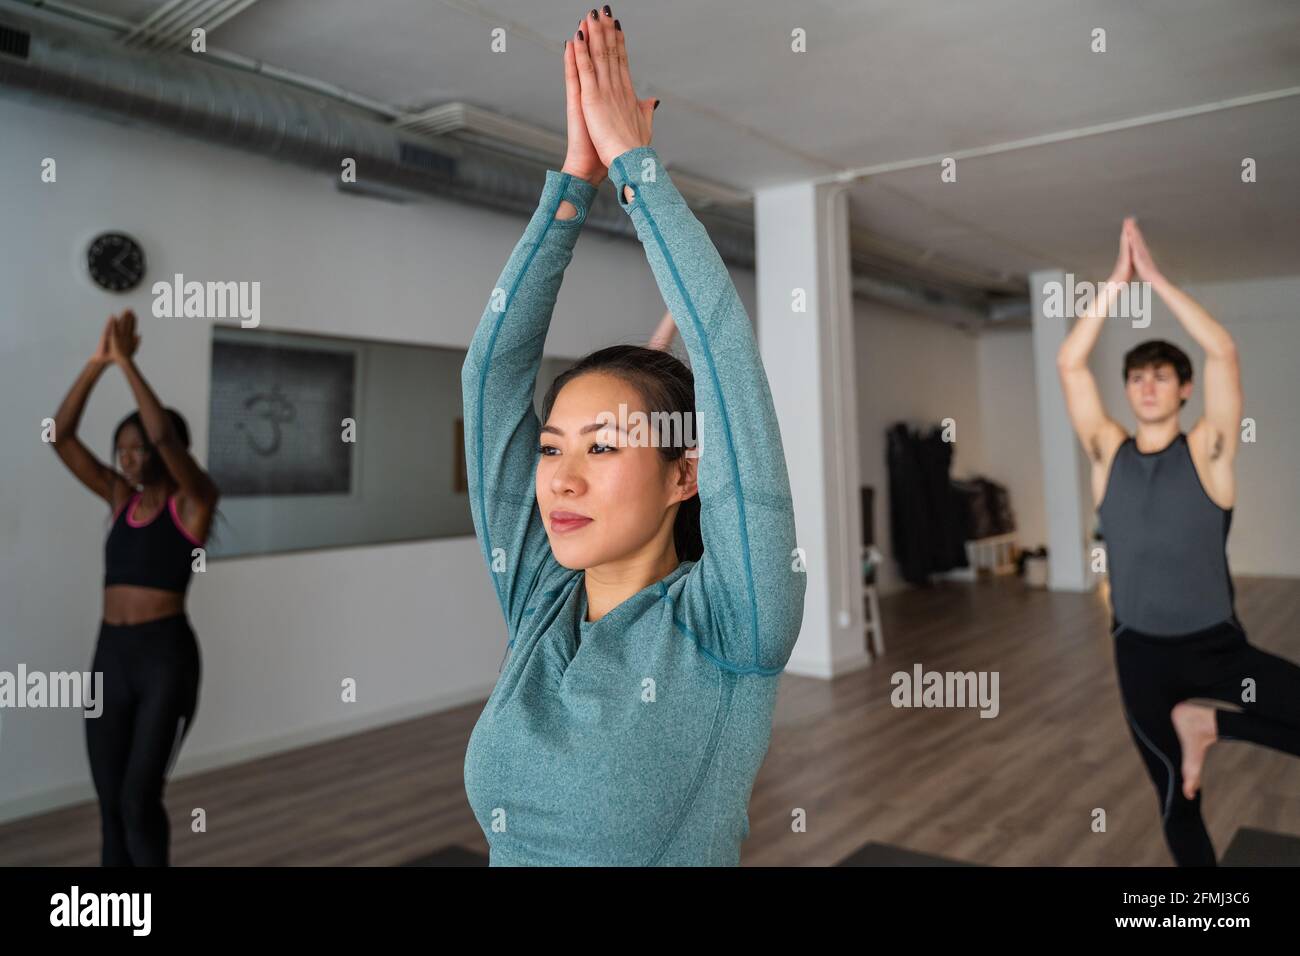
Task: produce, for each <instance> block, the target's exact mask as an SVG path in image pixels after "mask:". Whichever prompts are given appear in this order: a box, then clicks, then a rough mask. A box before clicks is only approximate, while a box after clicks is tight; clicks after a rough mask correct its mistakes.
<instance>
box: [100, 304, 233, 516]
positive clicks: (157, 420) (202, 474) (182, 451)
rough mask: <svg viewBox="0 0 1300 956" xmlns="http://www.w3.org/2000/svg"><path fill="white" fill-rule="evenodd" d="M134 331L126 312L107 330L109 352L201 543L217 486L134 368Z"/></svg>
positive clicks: (130, 314)
mask: <svg viewBox="0 0 1300 956" xmlns="http://www.w3.org/2000/svg"><path fill="white" fill-rule="evenodd" d="M135 329H136V320H135V313H134V312H132V311H130V310H129V309H128V310H127V311H126V312H124V313H123V314H122V316H121V317H120V318H119V319H118V320H117V321H116V322H115V323H114V324H113V327H112V328H111V329H110V330H109V335H108V344H109V352H110V354H111V355H112V357H113V361H114V362H116V363H117V365H118V367H119V368H121V369H122V374H123V375H125V376H126V381H127V384H128V385H129V386H130V387H131V393H132V394H133V395H134V396H135V402H136V407H137V408H139V410H140V421H141V422H142V423H143V424H144V430H145V433H146V435H147V436H148V438H149V442H150V444H152V445H153V446H154V447H155V448H157V449H158V457H159V458H161V459H162V464H163V467H164V468H166V469H167V473H168V474H169V475H171V477H172V480H173V481H175V482H176V485H177V487H178V488H179V489H180V495H179V497H178V499H177V504H178V506H179V512H180V516H181V520H182V521H183V522H184V524H185V526H186V527H187V528H189V529H190V530H191V531H192V532H193V533H194V535H195V537H197V538H198V539H199V540H200V541H202V540H205V539H206V538H207V531H208V528H209V526H210V525H211V523H212V513H213V511H214V510H215V508H216V506H217V499H218V498H219V497H220V496H219V494H218V491H217V486H216V484H215V483H214V482H213V481H212V478H211V477H209V475H208V473H207V472H206V471H204V470H203V468H202V466H200V465H199V463H198V462H197V461H195V460H194V456H193V455H191V454H190V451H189V449H188V448H186V447H185V445H184V444H183V443H182V442H181V441H180V438H179V436H177V434H176V429H175V427H174V426H173V424H172V419H171V416H170V415H168V414H167V411H166V409H164V408H163V406H162V403H161V402H159V401H158V396H157V395H155V394H154V391H153V389H152V388H150V387H149V383H148V382H146V381H145V379H144V375H142V374H141V372H140V369H139V368H138V367H137V366H136V364H135V360H134V356H135V351H136V349H137V348H138V347H139V345H140V337H139V335H137V334H136V331H135Z"/></svg>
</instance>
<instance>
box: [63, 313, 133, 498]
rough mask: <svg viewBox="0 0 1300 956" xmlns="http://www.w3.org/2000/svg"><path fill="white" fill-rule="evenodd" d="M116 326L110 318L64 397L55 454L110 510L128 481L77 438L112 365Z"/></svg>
mask: <svg viewBox="0 0 1300 956" xmlns="http://www.w3.org/2000/svg"><path fill="white" fill-rule="evenodd" d="M112 326H113V318H112V317H110V318H109V319H108V321H107V322H106V323H105V324H104V330H103V332H101V333H100V336H99V345H98V347H97V348H96V349H95V354H94V355H92V356H91V357H90V361H88V362H87V363H86V366H85V368H83V369H82V370H81V374H80V375H78V376H77V380H76V381H75V382H73V383H72V388H71V389H69V390H68V394H67V395H66V396H64V399H63V402H62V404H60V405H59V410H58V411H57V412H55V414H54V442H53V445H54V451H55V453H56V454H58V456H59V459H60V460H61V461H62V462H63V463H64V464H65V465H67V466H68V470H69V471H71V472H72V473H73V475H75V476H76V477H77V480H78V481H80V482H81V483H82V484H83V485H85V486H86V487H87V488H89V489H90V490H91V491H93V492H94V493H95V494H96V495H98V496H99V497H101V498H103V499H104V500H105V501H106V502H108V504H109V507H111V508H116V507H117V505H118V504H119V503H120V502H121V501H123V500H125V498H126V496H127V493H128V491H129V489H128V488H127V484H126V480H125V479H124V478H123V477H122V476H121V475H119V474H118V473H117V471H116V470H115V469H113V468H112V467H110V466H108V465H106V464H104V463H103V462H102V461H100V460H99V459H98V458H96V457H95V456H94V454H92V453H91V451H90V449H89V448H87V447H86V446H85V445H84V444H82V442H81V439H80V438H78V437H77V426H78V425H80V423H81V414H82V412H84V411H85V409H86V400H87V399H88V398H89V397H90V392H91V390H92V389H93V388H94V387H95V383H96V382H98V381H99V377H100V376H101V375H103V374H104V369H106V368H108V366H109V365H110V364H111V363H112V357H111V356H110V355H109V347H108V336H109V332H110V330H111V329H112Z"/></svg>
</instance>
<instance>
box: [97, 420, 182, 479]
mask: <svg viewBox="0 0 1300 956" xmlns="http://www.w3.org/2000/svg"><path fill="white" fill-rule="evenodd" d="M164 411H165V412H166V413H167V417H168V418H170V419H171V422H172V430H173V431H174V432H175V433H176V440H177V441H178V442H180V443H181V446H182V447H184V448H189V447H190V427H189V426H188V425H187V424H185V418H184V416H182V415H181V413H180V412H178V411H176V409H174V408H167V409H164ZM128 425H134V426H135V427H136V428H138V429H139V430H140V440H141V441H142V442H144V447H145V450H146V451H147V452H149V464H148V469H149V471H148V474H146V475H143V476H142V477H143V478H145V479H146V481H152V480H156V478H157V477H158V475H159V469H162V468H163V467H164V466H163V465H162V463H161V462H160V461H159V459H158V449H157V448H156V447H155V446H154V443H153V442H152V441H150V440H149V432H148V430H147V429H146V428H145V427H144V420H143V419H142V418H141V417H140V412H139V411H138V410H137V411H134V412H132V413H131V414H130V415H127V416H126V418H124V419H122V420H121V421H120V422H118V423H117V427H116V428H114V429H113V455H112V461H113V462H114V463H116V461H117V439H118V436H119V435H121V434H122V429H124V428H126V427H127V426H128Z"/></svg>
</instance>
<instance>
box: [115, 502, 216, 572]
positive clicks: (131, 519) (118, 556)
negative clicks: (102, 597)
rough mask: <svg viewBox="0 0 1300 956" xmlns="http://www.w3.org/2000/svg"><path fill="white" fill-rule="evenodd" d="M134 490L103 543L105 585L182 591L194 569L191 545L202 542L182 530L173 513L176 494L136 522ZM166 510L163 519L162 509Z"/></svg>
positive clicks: (177, 515) (199, 545)
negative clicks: (166, 516)
mask: <svg viewBox="0 0 1300 956" xmlns="http://www.w3.org/2000/svg"><path fill="white" fill-rule="evenodd" d="M139 504H140V493H139V492H136V493H135V494H134V495H132V496H131V499H130V500H129V501H128V502H127V503H126V505H125V506H124V507H123V508H121V509H120V510H119V511H118V512H117V514H116V515H115V516H114V519H113V527H112V530H110V531H109V532H108V540H107V541H105V543H104V587H108V586H109V585H110V584H134V585H138V586H139V587H146V588H161V589H162V590H164V591H176V592H178V593H180V594H184V593H185V591H186V589H187V588H188V587H189V584H190V576H191V574H192V572H193V567H194V565H193V560H194V558H193V555H192V553H191V552H192V551H193V549H194V548H201V547H203V543H202V542H201V541H199V540H198V539H197V538H195V537H194V536H193V535H192V534H190V533H189V532H188V531H186V530H185V528H184V526H183V525H182V524H181V518H180V515H179V514H177V513H176V496H175V495H171V496H170V497H168V499H167V504H166V505H165V506H164V507H163V508H162V509H161V510H160V511H159V512H158V514H156V515H154V516H153V517H152V518H151V519H149V520H148V521H137V520H136V517H135V511H136V508H137V506H138V505H139ZM163 511H165V512H167V513H168V516H169V517H168V518H166V519H164V518H163V516H162V512H163Z"/></svg>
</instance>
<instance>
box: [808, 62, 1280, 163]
mask: <svg viewBox="0 0 1300 956" xmlns="http://www.w3.org/2000/svg"><path fill="white" fill-rule="evenodd" d="M1289 96H1300V86H1288V87H1285V88H1284V89H1280V90H1269V91H1267V92H1265V93H1251V94H1250V95H1248V96H1236V97H1232V98H1231V99H1226V100H1215V101H1214V102H1213V103H1201V104H1198V105H1196V106H1185V107H1183V108H1181V109H1176V110H1166V111H1164V112H1163V113H1147V114H1146V115H1144V116H1134V117H1132V118H1130V119H1122V120H1115V121H1114V122H1110V123H1096V124H1094V125H1092V126H1079V127H1076V128H1075V129H1067V130H1062V131H1061V132H1058V133H1044V134H1043V135H1041V136H1030V137H1027V138H1025V139H1015V140H1011V141H1010V142H1007V143H995V144H993V145H991V146H976V147H973V148H972V149H959V150H955V151H951V152H947V153H937V154H935V155H933V156H920V157H917V158H916V159H900V160H896V161H894V162H891V163H877V164H875V165H874V166H858V167H856V168H854V169H845V170H841V171H840V172H838V173H832V174H830V175H828V176H819V177H817V178H816V179H815V180H814V181H815V182H823V183H830V182H845V181H847V180H854V179H866V178H867V177H869V176H879V175H881V174H882V173H894V172H898V171H900V170H904V169H917V168H919V167H922V166H937V165H939V164H940V163H941V162H943V161H944V160H945V159H957V160H961V159H973V158H975V157H979V156H993V155H996V154H997V153H1010V152H1013V151H1015V150H1020V149H1033V148H1034V147H1036V146H1047V145H1050V144H1052V143H1064V142H1068V141H1069V140H1073V139H1083V138H1084V137H1086V136H1100V135H1102V134H1105V133H1116V132H1119V131H1120V130H1126V129H1136V128H1137V127H1140V126H1153V125H1155V124H1156V123H1167V122H1169V121H1170V120H1177V119H1185V118H1186V117H1188V116H1200V115H1202V114H1204V113H1217V112H1219V111H1220V110H1230V109H1236V108H1238V107H1241V106H1254V105H1255V104H1257V103H1268V102H1271V101H1272V100H1280V99H1285V98H1287V97H1289Z"/></svg>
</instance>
